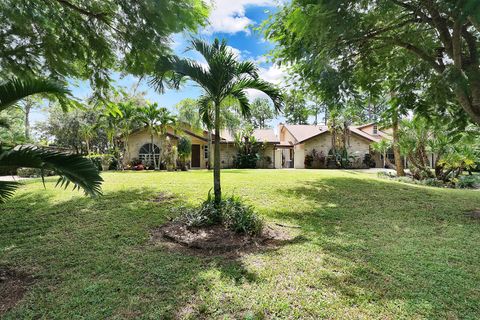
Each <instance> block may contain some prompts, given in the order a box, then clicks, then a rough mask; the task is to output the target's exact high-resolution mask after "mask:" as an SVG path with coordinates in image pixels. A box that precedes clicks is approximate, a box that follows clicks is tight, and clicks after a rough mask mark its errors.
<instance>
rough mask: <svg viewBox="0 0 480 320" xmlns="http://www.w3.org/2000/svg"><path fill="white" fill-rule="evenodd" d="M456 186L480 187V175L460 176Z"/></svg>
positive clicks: (464, 187)
mask: <svg viewBox="0 0 480 320" xmlns="http://www.w3.org/2000/svg"><path fill="white" fill-rule="evenodd" d="M456 186H457V187H458V188H461V189H473V188H480V175H478V174H476V175H468V176H460V177H458V179H457V181H456Z"/></svg>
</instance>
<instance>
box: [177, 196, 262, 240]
mask: <svg viewBox="0 0 480 320" xmlns="http://www.w3.org/2000/svg"><path fill="white" fill-rule="evenodd" d="M180 221H183V222H184V223H185V224H186V225H187V226H189V227H203V226H211V225H223V226H225V228H227V229H229V230H232V231H234V232H237V233H243V234H249V235H258V234H260V233H261V232H262V229H263V221H262V220H261V219H260V218H259V217H258V215H257V214H256V213H255V210H254V209H253V207H252V206H249V205H245V204H244V203H243V202H242V200H241V199H240V198H238V197H235V196H231V197H229V198H226V199H222V202H221V203H220V205H219V206H215V201H214V199H213V198H212V197H211V195H210V194H209V195H208V198H207V200H206V201H204V202H203V203H202V205H201V207H200V209H198V210H196V211H188V212H186V213H184V214H183V215H182V216H181V217H180Z"/></svg>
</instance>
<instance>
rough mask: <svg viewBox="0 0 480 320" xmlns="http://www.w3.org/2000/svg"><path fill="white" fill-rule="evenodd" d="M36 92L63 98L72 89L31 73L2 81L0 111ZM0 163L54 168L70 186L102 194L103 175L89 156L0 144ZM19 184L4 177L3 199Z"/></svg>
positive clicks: (0, 190) (0, 194) (0, 199)
mask: <svg viewBox="0 0 480 320" xmlns="http://www.w3.org/2000/svg"><path fill="white" fill-rule="evenodd" d="M34 94H49V95H54V96H56V97H57V98H58V99H60V100H62V99H66V96H67V95H68V94H69V91H68V89H66V88H65V87H64V86H62V85H60V84H58V83H57V82H54V81H50V80H46V79H39V78H33V77H31V78H24V79H18V78H14V79H10V80H6V81H3V82H2V83H0V112H1V111H3V110H5V109H7V108H8V107H11V106H14V105H15V104H16V103H17V102H18V101H20V100H22V99H24V98H25V97H28V96H31V95H34ZM0 167H13V168H19V167H28V168H36V169H40V170H41V172H44V171H45V170H53V171H55V172H56V173H57V174H58V175H60V178H59V180H58V182H57V185H60V186H64V187H65V188H66V187H67V186H68V185H69V184H70V183H72V184H73V185H74V188H78V189H79V188H82V189H83V190H84V191H85V193H87V194H90V195H99V194H101V189H100V187H101V183H102V181H103V179H102V178H101V177H100V175H99V173H98V170H97V168H96V166H95V165H94V164H93V162H91V161H90V160H89V159H86V158H83V157H81V156H79V155H75V154H63V153H59V152H55V151H51V150H47V149H42V148H36V147H30V146H26V147H25V146H18V147H15V148H12V147H10V148H4V147H3V146H0ZM18 186H19V185H18V183H17V182H12V181H0V203H3V202H5V201H6V200H7V199H8V198H9V197H11V196H12V195H13V193H14V191H15V190H16V189H17V188H18Z"/></svg>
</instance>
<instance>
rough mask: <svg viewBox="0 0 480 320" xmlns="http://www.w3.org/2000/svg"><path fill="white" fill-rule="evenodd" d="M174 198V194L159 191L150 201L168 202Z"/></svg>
mask: <svg viewBox="0 0 480 320" xmlns="http://www.w3.org/2000/svg"><path fill="white" fill-rule="evenodd" d="M174 199H175V195H173V194H171V193H167V192H159V193H158V194H157V196H156V197H155V198H153V199H152V200H150V201H151V202H157V203H162V202H170V201H172V200H174Z"/></svg>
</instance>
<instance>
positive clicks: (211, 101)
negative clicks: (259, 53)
mask: <svg viewBox="0 0 480 320" xmlns="http://www.w3.org/2000/svg"><path fill="white" fill-rule="evenodd" d="M191 49H193V50H196V51H198V52H199V53H200V54H201V55H202V56H203V57H204V58H205V60H206V62H207V65H206V66H203V65H202V64H200V63H199V62H196V61H193V60H190V59H181V58H179V57H176V56H166V57H162V58H161V59H160V60H159V61H158V63H157V71H156V75H155V76H154V78H153V81H152V83H153V84H154V85H155V86H156V87H157V89H158V90H159V91H161V92H163V91H164V88H165V84H167V85H170V86H172V87H174V88H178V87H179V86H180V84H181V82H182V80H183V79H185V78H187V79H190V80H192V81H194V82H196V83H197V84H198V85H199V86H200V87H201V88H202V89H203V95H202V97H201V98H200V100H199V101H200V105H201V108H200V111H201V113H202V114H203V115H204V117H203V119H204V122H206V123H207V125H208V124H209V123H211V120H210V118H211V117H210V116H209V115H210V111H211V106H213V122H214V123H213V127H214V129H215V151H214V172H213V182H214V194H215V202H216V203H217V204H219V203H220V201H221V186H220V107H221V104H222V102H223V101H224V100H225V99H227V98H234V99H236V100H238V102H239V103H238V104H239V109H240V112H241V113H242V115H243V116H248V115H249V111H250V104H249V101H248V98H247V95H246V92H245V90H246V89H257V90H259V91H262V92H264V93H265V94H267V96H269V97H270V98H271V99H272V100H273V103H274V106H275V108H276V109H278V110H279V109H281V107H282V104H283V102H282V95H281V93H280V91H279V90H278V89H277V88H275V87H274V86H272V85H271V84H270V83H268V82H265V81H263V80H261V79H260V78H259V76H258V68H257V67H256V66H255V64H254V63H252V62H250V61H243V62H239V61H237V58H236V55H235V54H234V53H233V52H232V51H231V50H230V49H229V48H228V46H227V43H226V41H224V40H222V41H220V40H218V39H215V40H214V42H213V43H212V44H208V43H206V42H204V41H202V40H199V39H194V40H192V41H191Z"/></svg>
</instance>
